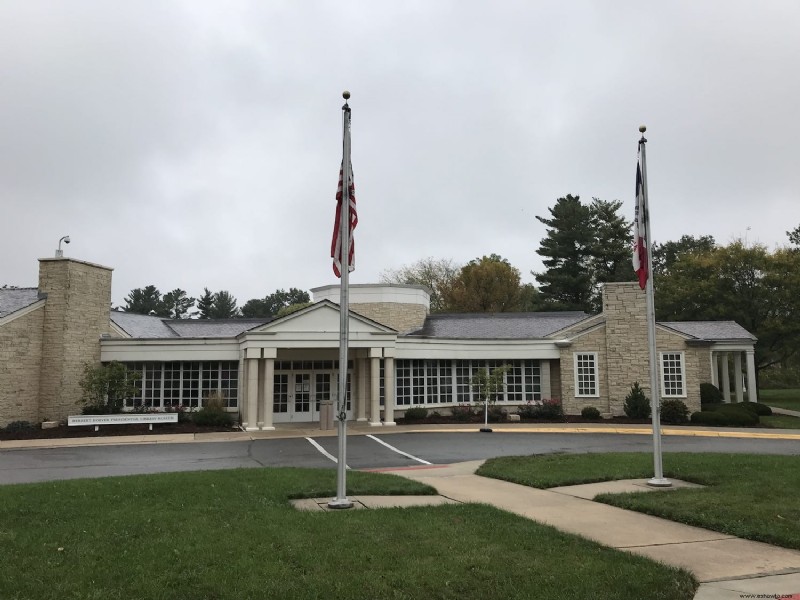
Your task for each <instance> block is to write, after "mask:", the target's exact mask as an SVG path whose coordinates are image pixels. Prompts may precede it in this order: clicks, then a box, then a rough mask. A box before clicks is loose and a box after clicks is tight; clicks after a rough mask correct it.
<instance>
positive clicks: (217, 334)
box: [165, 318, 272, 338]
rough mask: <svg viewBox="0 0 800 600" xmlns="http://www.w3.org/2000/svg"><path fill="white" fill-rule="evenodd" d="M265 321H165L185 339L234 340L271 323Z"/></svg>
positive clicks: (268, 320) (268, 319)
mask: <svg viewBox="0 0 800 600" xmlns="http://www.w3.org/2000/svg"><path fill="white" fill-rule="evenodd" d="M271 320H272V319H271V318H264V319H180V320H172V321H165V323H166V324H167V325H168V326H169V327H170V328H172V330H173V331H174V332H175V333H176V334H178V336H179V337H183V338H233V337H236V336H237V335H239V334H240V333H244V332H245V331H249V330H250V329H253V328H254V327H258V326H259V325H263V324H264V323H269V322H270V321H271Z"/></svg>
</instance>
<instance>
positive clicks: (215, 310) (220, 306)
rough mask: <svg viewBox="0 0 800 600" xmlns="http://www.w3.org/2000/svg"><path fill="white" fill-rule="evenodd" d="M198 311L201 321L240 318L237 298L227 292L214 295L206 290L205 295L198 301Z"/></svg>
mask: <svg viewBox="0 0 800 600" xmlns="http://www.w3.org/2000/svg"><path fill="white" fill-rule="evenodd" d="M197 309H198V316H199V318H200V319H233V318H236V317H238V316H239V309H238V308H237V307H236V298H234V297H233V296H232V295H231V294H230V292H228V291H226V290H222V291H219V292H216V293H212V292H211V291H210V290H209V289H208V288H204V289H203V295H202V296H200V298H198V299H197Z"/></svg>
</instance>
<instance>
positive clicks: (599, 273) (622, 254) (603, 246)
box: [589, 198, 636, 312]
mask: <svg viewBox="0 0 800 600" xmlns="http://www.w3.org/2000/svg"><path fill="white" fill-rule="evenodd" d="M621 207H622V202H621V201H619V200H611V201H607V200H600V199H599V198H592V204H591V205H590V206H589V210H590V214H591V229H592V242H591V244H590V246H589V272H590V274H591V278H592V300H591V304H592V310H593V311H594V312H600V311H601V310H602V308H603V307H602V284H604V283H607V282H610V281H635V280H636V274H635V273H634V271H633V265H632V263H631V225H632V223H631V221H628V220H627V219H625V217H623V216H621V215H620V214H619V212H618V211H619V209H620V208H621Z"/></svg>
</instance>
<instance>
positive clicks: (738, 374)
mask: <svg viewBox="0 0 800 600" xmlns="http://www.w3.org/2000/svg"><path fill="white" fill-rule="evenodd" d="M743 377H744V372H743V371H742V353H741V352H737V353H736V354H734V355H733V378H734V379H733V387H734V389H735V390H736V402H742V401H744V394H743V393H742V378H743Z"/></svg>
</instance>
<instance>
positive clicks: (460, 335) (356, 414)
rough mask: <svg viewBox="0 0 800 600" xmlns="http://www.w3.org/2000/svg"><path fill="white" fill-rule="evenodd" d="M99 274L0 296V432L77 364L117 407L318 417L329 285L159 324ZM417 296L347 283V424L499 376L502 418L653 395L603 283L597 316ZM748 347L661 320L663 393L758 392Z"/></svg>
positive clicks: (50, 404) (643, 347) (625, 295)
mask: <svg viewBox="0 0 800 600" xmlns="http://www.w3.org/2000/svg"><path fill="white" fill-rule="evenodd" d="M111 273H112V271H111V269H109V268H107V267H102V266H100V265H95V264H91V263H87V262H83V261H78V260H74V259H68V258H54V259H41V260H40V273H39V285H38V287H36V288H12V289H1V290H0V359H2V362H0V426H4V425H6V424H8V423H10V422H12V421H17V420H25V421H30V422H37V421H44V420H51V419H53V420H63V419H65V418H66V417H67V416H68V415H69V414H75V413H76V412H78V411H79V410H80V404H79V401H80V399H81V389H80V385H79V382H80V379H81V376H82V374H83V369H84V365H85V364H92V365H94V364H100V363H101V362H102V363H107V362H111V361H119V362H121V363H124V364H126V365H127V366H128V367H129V368H130V369H133V370H135V371H138V372H139V373H140V374H141V376H142V377H141V380H140V381H139V382H138V384H137V385H138V392H137V396H136V397H135V398H132V399H131V400H130V401H129V403H128V406H129V408H134V406H136V405H144V406H147V407H151V408H153V409H156V410H168V409H172V408H174V407H177V406H183V407H186V408H188V409H196V408H199V407H201V406H203V405H204V403H205V402H206V401H207V400H208V398H210V397H211V396H215V397H217V398H221V399H223V401H224V403H225V404H226V406H227V408H228V410H230V411H232V412H236V413H238V415H239V417H240V423H241V426H242V427H243V428H244V429H246V430H251V431H253V430H270V429H274V428H275V427H276V426H277V427H280V425H281V424H282V423H295V422H311V423H313V422H317V421H319V420H320V416H321V411H322V410H324V408H323V407H324V406H325V405H326V403H328V402H333V401H335V400H336V397H335V396H336V394H337V390H338V377H339V365H338V357H339V351H338V347H339V305H338V301H339V296H338V293H339V287H338V286H337V285H333V286H323V287H319V288H315V289H313V290H312V293H313V299H314V303H313V304H311V305H310V306H308V307H306V308H303V309H301V310H299V311H297V312H294V313H291V314H289V315H286V316H284V317H281V318H276V319H229V320H193V319H184V320H171V319H162V318H159V317H155V316H146V315H137V314H128V313H124V312H116V311H110V305H111ZM429 302H430V296H429V292H428V290H426V289H425V288H423V287H421V286H409V285H387V284H380V285H351V287H350V315H349V326H350V344H349V354H348V367H347V373H348V375H347V377H348V382H347V394H348V398H347V414H348V418H350V419H354V420H357V421H365V422H368V423H369V424H371V425H375V426H391V425H394V424H395V419H396V418H398V417H400V416H402V414H403V412H404V411H405V410H406V409H407V408H410V407H413V406H425V407H427V408H430V409H433V410H437V411H439V412H441V413H442V414H447V413H448V412H449V410H450V409H451V408H452V407H454V406H456V405H459V404H471V403H473V402H474V401H475V400H476V397H475V396H474V395H473V391H472V386H471V381H472V378H473V376H474V374H475V373H476V372H477V371H478V370H479V369H483V368H487V369H489V370H491V369H494V368H497V367H501V366H504V367H506V369H507V372H506V374H505V389H504V391H503V394H502V397H501V398H500V399H498V404H499V405H501V406H505V407H507V408H508V410H509V412H513V410H514V409H515V408H516V407H518V406H520V405H524V404H526V403H538V402H541V401H543V400H546V399H557V400H559V401H560V402H561V403H562V404H563V407H564V410H565V412H567V413H568V414H579V413H580V411H581V409H583V408H584V407H587V406H594V407H595V408H597V409H598V410H599V411H600V412H601V414H603V415H605V416H612V415H620V414H623V408H622V407H623V402H624V398H625V396H626V395H627V393H628V391H629V390H630V387H631V385H632V384H633V383H634V382H639V383H640V385H641V386H642V387H643V388H644V389H645V393H647V394H648V395H649V393H650V390H649V387H650V386H649V382H650V377H649V370H648V363H649V355H648V347H647V326H646V320H645V319H646V315H645V297H644V292H642V291H641V290H640V289H639V287H638V285H637V284H636V283H610V284H607V285H606V287H605V290H604V293H603V312H602V313H601V314H599V315H587V314H585V313H582V312H554V313H501V314H430V313H429ZM754 344H755V338H754V337H753V336H752V335H751V334H750V333H748V332H747V331H746V330H744V329H743V328H742V327H740V326H739V325H737V324H736V323H734V322H731V321H715V322H681V323H659V324H658V325H657V349H658V361H659V373H660V388H661V389H660V390H659V393H660V395H661V397H662V398H677V399H680V400H682V401H683V402H685V403H686V405H687V406H688V407H689V409H690V410H691V411H695V410H699V408H700V391H699V390H700V384H701V383H704V382H711V383H714V384H715V385H718V386H719V387H721V389H722V390H723V394H724V395H725V398H726V399H727V400H728V401H742V400H743V399H744V390H745V389H746V390H747V392H748V395H747V397H748V399H749V400H757V398H756V397H755V385H754V384H753V385H750V382H754V381H755V362H754Z"/></svg>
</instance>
